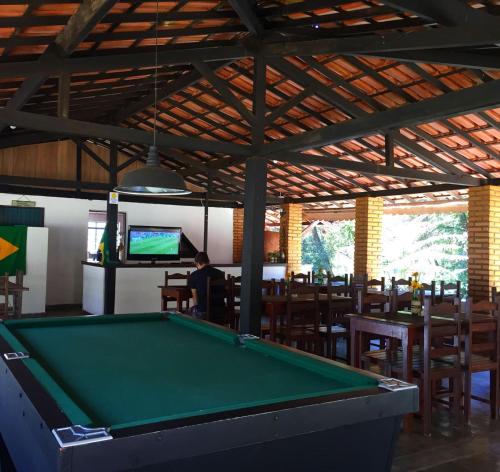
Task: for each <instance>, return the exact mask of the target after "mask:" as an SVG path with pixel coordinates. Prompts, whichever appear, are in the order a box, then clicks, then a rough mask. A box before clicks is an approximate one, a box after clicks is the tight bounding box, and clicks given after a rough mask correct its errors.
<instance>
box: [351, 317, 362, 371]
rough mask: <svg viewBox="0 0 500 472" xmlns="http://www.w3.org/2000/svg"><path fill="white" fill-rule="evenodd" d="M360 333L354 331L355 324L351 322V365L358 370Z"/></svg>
mask: <svg viewBox="0 0 500 472" xmlns="http://www.w3.org/2000/svg"><path fill="white" fill-rule="evenodd" d="M360 335H361V333H360V331H358V330H357V329H356V326H355V324H354V323H353V322H352V321H351V365H352V366H353V367H357V368H359V366H360V359H361V352H360V350H361V343H360Z"/></svg>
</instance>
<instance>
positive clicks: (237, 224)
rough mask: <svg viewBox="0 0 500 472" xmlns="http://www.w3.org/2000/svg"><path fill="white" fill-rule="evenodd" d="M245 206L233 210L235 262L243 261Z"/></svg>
mask: <svg viewBox="0 0 500 472" xmlns="http://www.w3.org/2000/svg"><path fill="white" fill-rule="evenodd" d="M243 216H244V209H243V208H235V209H234V210H233V262H234V263H239V262H241V251H242V250H243Z"/></svg>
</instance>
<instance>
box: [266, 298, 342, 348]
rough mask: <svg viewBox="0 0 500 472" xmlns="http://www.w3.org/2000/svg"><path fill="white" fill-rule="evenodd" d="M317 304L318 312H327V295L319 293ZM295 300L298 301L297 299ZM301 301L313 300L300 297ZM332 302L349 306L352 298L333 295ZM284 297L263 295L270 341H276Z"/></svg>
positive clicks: (283, 307) (284, 307)
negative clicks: (318, 305) (318, 306)
mask: <svg viewBox="0 0 500 472" xmlns="http://www.w3.org/2000/svg"><path fill="white" fill-rule="evenodd" d="M318 298H319V304H320V311H321V312H323V313H325V312H326V311H327V310H328V294H326V293H319V294H318ZM297 299H299V298H298V297H297ZM300 300H301V301H308V300H310V301H313V300H314V298H313V297H312V296H311V295H306V296H301V297H300ZM332 301H333V302H334V303H338V304H341V303H345V304H346V305H347V306H350V304H351V303H352V298H351V297H349V296H344V295H333V296H332ZM286 302H287V296H286V295H263V296H262V303H263V305H264V313H265V315H266V316H268V317H269V339H270V340H271V341H276V333H277V327H278V318H279V317H280V316H281V315H283V314H284V313H285V311H286Z"/></svg>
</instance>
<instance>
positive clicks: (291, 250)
mask: <svg viewBox="0 0 500 472" xmlns="http://www.w3.org/2000/svg"><path fill="white" fill-rule="evenodd" d="M281 208H282V212H281V219H280V251H281V250H283V251H285V257H286V261H287V272H292V271H294V272H301V269H302V205H301V204H300V203H285V204H284V205H282V207H281Z"/></svg>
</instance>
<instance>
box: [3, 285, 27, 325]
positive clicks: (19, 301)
mask: <svg viewBox="0 0 500 472" xmlns="http://www.w3.org/2000/svg"><path fill="white" fill-rule="evenodd" d="M7 290H8V293H9V295H12V298H13V302H14V316H15V317H16V318H20V317H21V313H22V309H23V293H24V292H27V291H28V290H29V288H28V287H25V286H23V285H22V284H17V283H15V282H9V286H8V288H7ZM3 295H4V290H3V288H1V287H0V296H3Z"/></svg>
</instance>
